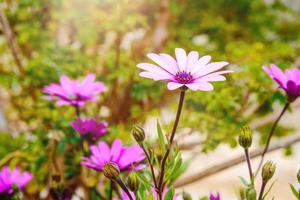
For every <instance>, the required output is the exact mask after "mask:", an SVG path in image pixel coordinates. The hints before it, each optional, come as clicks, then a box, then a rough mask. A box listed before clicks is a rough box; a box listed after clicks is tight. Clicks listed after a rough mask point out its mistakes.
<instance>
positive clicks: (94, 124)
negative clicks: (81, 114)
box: [70, 118, 107, 140]
mask: <svg viewBox="0 0 300 200" xmlns="http://www.w3.org/2000/svg"><path fill="white" fill-rule="evenodd" d="M70 124H71V126H72V127H73V129H74V130H76V131H77V132H78V133H80V135H82V136H84V137H89V138H92V139H94V140H96V139H98V138H99V137H101V136H103V135H104V134H105V133H106V132H107V123H106V122H104V121H102V122H98V121H97V120H96V119H94V118H91V119H81V118H77V119H76V120H74V121H72V122H71V123H70Z"/></svg>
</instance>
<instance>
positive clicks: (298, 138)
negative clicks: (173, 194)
mask: <svg viewBox="0 0 300 200" xmlns="http://www.w3.org/2000/svg"><path fill="white" fill-rule="evenodd" d="M297 142H300V133H297V134H295V135H292V136H289V137H287V138H284V139H282V140H281V141H277V142H273V143H271V144H270V147H269V148H268V150H267V152H272V151H275V150H278V149H281V148H285V147H288V146H290V145H292V144H295V143H297ZM263 151H264V149H263V148H259V149H256V150H253V151H251V152H250V157H251V158H256V157H258V156H261V155H262V153H263ZM245 161H246V158H245V155H244V154H242V155H239V156H237V157H235V158H233V159H230V160H226V161H224V162H222V163H219V164H215V165H213V166H210V167H208V168H206V169H204V170H201V171H199V172H196V173H194V174H192V175H190V176H187V177H183V178H182V179H181V180H178V181H177V182H175V187H182V186H185V185H188V184H191V183H194V182H197V181H199V180H201V179H203V178H206V177H209V176H211V175H214V174H216V173H219V172H221V171H224V170H226V169H229V168H231V167H233V166H236V165H238V164H241V163H243V162H245Z"/></svg>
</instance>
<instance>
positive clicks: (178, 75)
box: [175, 71, 193, 84]
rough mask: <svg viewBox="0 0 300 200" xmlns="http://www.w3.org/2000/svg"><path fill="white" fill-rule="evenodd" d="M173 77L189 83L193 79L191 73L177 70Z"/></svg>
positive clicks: (182, 82)
mask: <svg viewBox="0 0 300 200" xmlns="http://www.w3.org/2000/svg"><path fill="white" fill-rule="evenodd" d="M175 79H176V80H177V81H178V82H179V83H181V84H187V83H191V82H192V80H193V76H192V75H191V73H190V72H189V73H187V72H185V71H182V72H177V73H176V75H175Z"/></svg>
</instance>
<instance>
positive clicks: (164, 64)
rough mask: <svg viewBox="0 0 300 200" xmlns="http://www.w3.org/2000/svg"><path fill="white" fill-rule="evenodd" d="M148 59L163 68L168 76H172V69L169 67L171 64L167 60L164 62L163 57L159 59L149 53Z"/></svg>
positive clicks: (156, 55) (157, 56) (158, 56)
mask: <svg viewBox="0 0 300 200" xmlns="http://www.w3.org/2000/svg"><path fill="white" fill-rule="evenodd" d="M147 56H148V58H150V59H151V60H153V61H154V62H155V63H157V64H158V65H159V66H160V67H161V68H163V69H164V70H165V71H167V72H168V73H170V74H173V75H175V74H174V69H173V68H172V67H171V65H172V64H170V63H169V61H168V60H166V59H165V58H164V57H161V56H160V55H158V54H155V53H149V54H148V55H147Z"/></svg>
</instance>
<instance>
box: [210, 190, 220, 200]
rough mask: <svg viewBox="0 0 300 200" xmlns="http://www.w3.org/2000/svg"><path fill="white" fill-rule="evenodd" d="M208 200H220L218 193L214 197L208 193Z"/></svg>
mask: <svg viewBox="0 0 300 200" xmlns="http://www.w3.org/2000/svg"><path fill="white" fill-rule="evenodd" d="M209 200H221V197H220V193H219V192H218V193H217V194H216V195H214V194H212V193H210V195H209Z"/></svg>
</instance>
